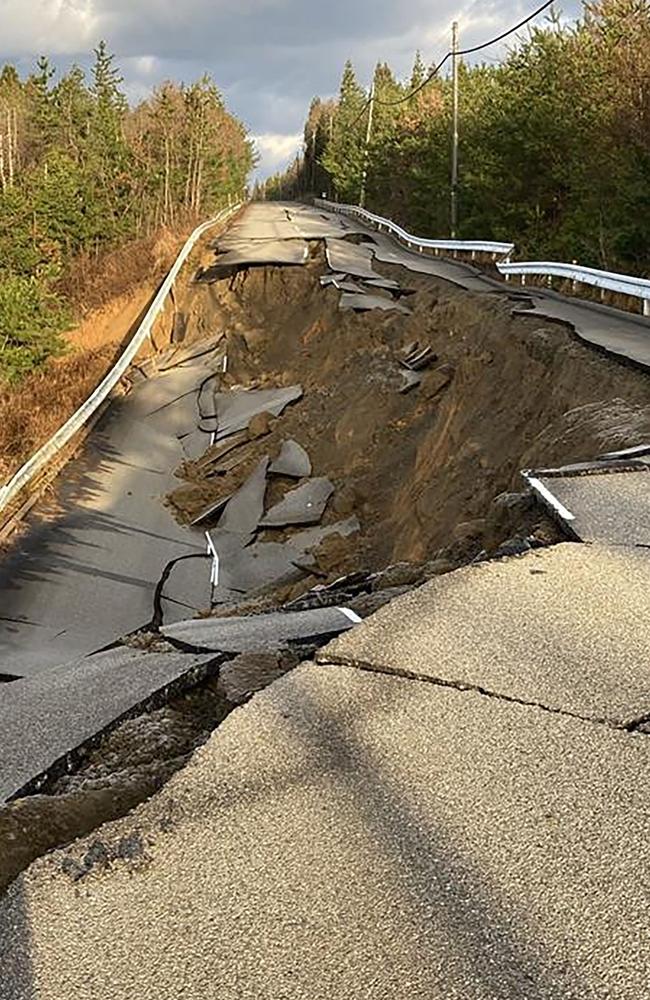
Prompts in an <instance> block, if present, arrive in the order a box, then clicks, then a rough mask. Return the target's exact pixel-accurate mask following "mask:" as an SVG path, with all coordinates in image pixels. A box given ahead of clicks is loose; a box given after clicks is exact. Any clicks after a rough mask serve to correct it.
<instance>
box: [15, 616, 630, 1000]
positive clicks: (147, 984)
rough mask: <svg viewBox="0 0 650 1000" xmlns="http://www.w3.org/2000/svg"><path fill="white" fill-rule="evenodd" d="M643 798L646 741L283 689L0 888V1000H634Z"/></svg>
mask: <svg viewBox="0 0 650 1000" xmlns="http://www.w3.org/2000/svg"><path fill="white" fill-rule="evenodd" d="M361 628H362V626H359V629H361ZM649 780H650V743H649V742H648V739H647V737H642V736H633V735H630V734H627V733H621V732H615V731H612V730H610V729H608V728H607V727H604V726H594V725H590V724H586V723H584V722H581V721H579V720H575V719H571V718H567V717H563V716H558V715H552V714H550V713H548V712H541V711H539V709H536V708H533V707H529V706H522V705H514V704H512V703H508V702H505V701H503V700H499V699H494V698H486V697H483V696H481V695H480V694H479V693H477V692H473V691H472V692H467V691H463V692H461V691H457V690H451V689H444V688H440V687H433V686H432V685H429V684H422V683H418V682H414V681H410V680H405V679H402V678H397V677H388V676H381V675H377V674H370V673H367V672H365V671H359V670H354V669H350V668H345V667H327V668H324V667H314V666H309V665H305V666H303V667H300V668H298V669H297V670H294V671H293V672H291V673H290V674H288V675H286V676H285V677H283V678H281V679H280V680H278V681H276V682H275V683H274V684H272V685H271V687H269V688H267V689H266V690H265V691H263V692H261V693H260V694H257V695H255V697H254V698H253V699H252V700H251V701H249V702H248V704H247V705H245V706H244V707H242V708H241V709H238V710H237V711H236V712H234V713H232V714H231V715H230V716H229V717H228V718H227V719H226V720H225V721H224V722H223V723H222V725H221V726H220V727H219V728H218V729H217V730H216V732H215V733H214V734H213V735H212V737H211V738H210V740H209V741H208V742H207V743H206V744H205V745H204V746H203V747H201V748H200V749H199V750H198V751H197V752H196V753H195V754H194V756H193V758H192V762H191V764H190V765H189V766H188V767H186V768H185V769H183V770H182V771H180V772H178V773H177V774H175V775H174V776H173V777H172V779H171V780H170V781H169V782H168V783H167V785H166V786H165V787H164V788H163V789H162V790H161V791H160V792H159V793H158V794H156V795H155V796H153V797H152V798H151V799H150V800H149V801H147V802H145V803H144V804H142V805H141V806H139V807H138V808H137V809H136V810H135V811H134V812H132V813H131V814H130V815H129V816H127V817H125V818H124V819H121V820H118V821H117V822H114V823H111V824H110V825H107V826H104V827H102V828H100V829H99V830H97V831H95V832H94V833H93V835H92V837H90V838H85V839H83V840H81V841H78V842H77V843H75V844H74V845H72V846H71V847H69V848H66V849H65V850H62V851H57V852H53V853H51V854H49V855H48V856H47V857H45V858H42V859H40V860H39V861H36V862H35V863H34V864H32V865H31V867H30V869H29V870H28V871H27V872H26V873H25V874H24V875H21V876H20V877H19V878H18V879H17V880H16V881H15V882H14V883H13V885H12V886H11V887H10V888H9V890H8V893H7V895H6V896H5V897H4V898H3V899H2V900H1V901H0V934H1V935H2V940H3V948H2V954H1V955H0V998H1V1000H33V998H34V997H35V996H38V998H39V1000H67V998H68V997H75V998H76V1000H92V998H96V997H105V996H109V995H110V997H111V1000H133V998H134V997H137V998H138V1000H177V998H178V996H179V988H180V987H181V985H182V988H183V994H184V997H185V998H186V1000H204V998H205V997H208V996H215V995H218V996H219V1000H240V998H242V997H250V998H253V997H255V998H256V1000H276V998H278V997H283V998H284V1000H331V998H333V997H341V998H345V1000H404V998H405V997H409V998H411V997H413V998H416V997H417V998H422V1000H425V998H426V1000H469V998H471V1000H569V998H572V1000H584V998H586V997H589V1000H638V998H639V997H642V996H644V995H645V994H646V991H647V982H648V978H649V977H650V953H649V951H648V949H647V947H646V942H647V939H648V936H649V935H650V910H649V909H648V906H647V885H648V880H649V879H650V846H649V842H648V838H647V788H648V781H649ZM134 837H137V840H138V843H140V844H142V845H143V850H142V851H141V852H140V855H139V856H136V857H125V856H124V853H125V852H124V851H120V850H119V845H120V844H123V843H131V841H132V839H133V838H134ZM96 857H100V861H99V862H98V863H94V864H91V863H86V862H87V860H88V859H90V860H92V859H93V858H96ZM105 857H109V858H111V859H113V860H111V861H110V864H106V863H102V862H101V858H105ZM80 870H81V871H82V872H83V873H84V874H83V878H82V879H81V880H79V878H78V872H79V871H80ZM233 928H236V933H233Z"/></svg>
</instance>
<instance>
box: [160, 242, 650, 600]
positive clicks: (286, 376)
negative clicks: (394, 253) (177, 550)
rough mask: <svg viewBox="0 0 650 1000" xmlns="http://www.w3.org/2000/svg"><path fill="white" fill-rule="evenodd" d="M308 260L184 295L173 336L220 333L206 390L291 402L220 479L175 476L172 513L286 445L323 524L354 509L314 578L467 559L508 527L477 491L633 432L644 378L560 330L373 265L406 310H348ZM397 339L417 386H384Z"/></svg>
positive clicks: (647, 382)
mask: <svg viewBox="0 0 650 1000" xmlns="http://www.w3.org/2000/svg"><path fill="white" fill-rule="evenodd" d="M324 270H325V266H324V262H323V260H322V258H321V255H320V251H319V250H318V249H314V257H313V259H312V261H311V263H310V264H309V265H308V266H307V267H305V268H293V269H292V268H284V269H277V268H266V269H264V268H258V269H250V270H248V271H244V272H240V273H239V274H238V275H236V276H235V277H234V278H232V279H230V280H229V281H220V282H218V283H216V284H214V285H210V286H205V285H199V286H193V287H190V289H189V290H188V292H187V294H186V296H185V299H184V301H183V302H182V303H181V306H180V307H181V308H182V309H183V311H184V312H185V314H186V316H187V320H188V334H189V335H190V336H192V337H195V336H200V335H204V334H208V333H214V332H215V331H217V330H219V329H223V330H226V331H228V337H227V343H228V374H227V376H226V377H225V379H224V385H230V386H233V385H237V384H241V385H246V386H251V385H264V384H274V385H277V384H284V385H289V384H293V383H301V384H302V385H303V387H304V390H305V394H304V398H303V399H302V400H301V401H300V402H299V403H297V404H294V405H293V406H291V407H289V409H288V410H286V411H285V413H284V414H283V415H282V417H281V418H279V419H278V420H276V421H272V422H271V431H270V433H269V434H267V435H265V436H262V437H260V438H259V439H258V440H257V441H255V442H254V443H253V445H252V446H250V447H249V450H248V453H247V458H246V460H245V461H244V462H243V463H242V464H241V465H240V466H239V467H238V468H237V469H236V470H235V471H234V472H232V473H229V474H227V475H225V476H221V477H219V476H217V477H215V476H212V477H211V478H206V477H205V476H204V475H202V474H201V473H200V472H199V471H198V470H197V468H196V467H195V466H192V465H189V466H187V467H186V468H185V469H183V470H182V475H184V476H185V478H186V482H185V484H184V485H182V486H179V489H178V490H177V491H176V492H175V493H174V494H173V495H172V498H171V499H172V502H173V504H174V506H175V509H176V512H177V514H178V516H179V517H180V518H181V519H185V520H187V519H189V518H191V517H193V516H195V515H196V514H197V513H198V512H199V511H200V510H201V509H203V508H204V507H205V506H207V505H208V504H209V503H211V502H213V501H214V500H216V499H218V498H219V497H220V496H226V495H228V494H229V493H231V492H232V490H233V489H234V488H236V487H237V486H238V485H239V484H240V483H241V482H242V481H243V480H244V478H245V477H246V475H247V474H248V472H249V471H250V469H251V468H252V467H253V465H254V464H255V462H256V461H257V460H258V459H259V458H260V457H261V456H262V455H264V454H271V455H275V454H276V453H277V451H278V450H279V448H280V445H281V442H282V441H283V440H286V439H288V438H295V439H296V440H297V441H298V442H299V443H300V444H302V445H303V446H304V447H305V448H306V449H307V451H308V452H309V454H310V456H311V459H312V463H313V469H314V474H315V475H318V476H329V477H330V478H331V479H332V481H333V482H334V483H335V486H336V494H335V498H334V500H333V501H332V509H331V510H330V512H329V519H330V520H336V519H337V518H340V517H341V516H342V515H345V516H348V515H349V514H356V515H357V516H358V517H359V519H360V521H361V525H362V532H361V536H360V537H359V539H358V540H357V539H356V538H355V540H354V543H353V544H351V543H350V542H349V541H346V542H344V543H342V544H341V545H339V547H338V548H339V550H340V551H337V552H336V553H335V558H332V559H329V560H326V561H325V565H324V566H323V567H322V568H324V570H325V572H326V573H330V574H333V573H342V572H346V571H352V570H357V569H360V568H365V569H371V570H377V569H380V568H382V567H385V566H387V565H389V564H390V563H395V562H398V561H403V560H407V561H410V562H413V563H419V562H422V561H424V560H430V559H433V558H436V557H437V556H439V555H440V551H441V550H443V549H448V548H449V546H452V547H455V548H456V549H457V550H458V551H459V552H461V551H462V553H464V554H467V553H468V552H474V553H476V552H478V551H479V550H480V549H481V548H484V547H485V548H487V549H488V550H489V549H490V547H493V546H494V545H495V544H499V543H500V542H502V541H504V538H503V537H497V536H498V534H499V533H501V535H503V533H504V532H506V533H507V532H508V531H512V524H508V523H507V518H506V519H505V520H504V518H503V517H502V516H501V515H500V513H499V511H502V505H501V507H500V508H499V510H496V509H495V507H494V505H493V500H494V498H495V497H496V496H497V495H499V494H501V493H503V492H504V491H513V490H514V491H517V490H519V489H520V488H521V485H522V484H521V478H520V471H521V470H522V469H523V468H527V467H533V466H535V465H538V466H539V465H550V464H554V463H564V462H571V461H574V460H581V459H585V458H589V457H592V456H595V455H596V454H598V453H599V452H602V451H604V450H607V449H610V448H615V447H624V446H626V445H630V444H634V443H637V442H638V441H639V439H640V438H642V437H644V436H647V435H648V433H649V432H650V405H649V404H650V379H649V377H648V375H647V374H646V373H644V372H642V371H640V370H634V369H632V368H630V367H626V366H625V365H623V364H621V363H619V362H617V361H616V360H613V359H609V358H607V357H605V356H602V355H599V354H597V353H595V352H594V351H592V350H590V349H588V348H587V347H585V346H584V345H583V344H582V343H581V342H580V341H579V340H578V339H577V338H576V337H575V336H573V335H572V334H571V333H570V332H569V331H568V330H567V329H566V328H564V327H561V326H558V325H554V324H551V323H544V322H540V321H539V318H532V317H531V318H530V319H528V318H525V317H519V316H518V317H513V316H512V314H511V310H512V303H510V302H509V301H508V299H507V298H506V297H504V296H503V295H496V294H495V295H492V294H481V295H477V294H476V293H468V292H465V291H463V290H462V289H460V288H457V287H455V286H453V285H451V284H449V283H446V282H441V281H436V280H433V279H431V278H429V277H425V276H416V275H414V274H411V273H409V272H406V271H403V270H401V269H397V268H382V270H383V271H384V272H385V273H388V274H391V275H392V276H394V277H398V279H399V281H400V284H401V285H402V286H403V287H406V288H411V289H414V294H413V295H411V296H409V297H408V298H407V299H405V300H403V301H406V302H407V303H408V305H409V307H410V308H411V309H412V310H413V312H412V315H410V316H403V315H399V314H395V313H381V312H377V311H375V312H369V313H365V314H356V313H353V312H350V311H345V312H344V311H341V310H340V309H339V293H338V292H337V291H336V290H334V289H328V290H324V289H322V288H321V287H320V285H319V282H318V278H319V275H320V274H322V273H323V271H324ZM519 304H520V303H519ZM414 342H417V343H418V344H419V345H420V347H425V346H428V347H430V348H431V351H432V352H433V361H432V364H431V366H430V367H429V368H428V369H427V370H426V371H425V372H424V373H423V379H422V384H421V386H420V387H419V388H416V389H413V390H411V391H410V392H408V393H407V394H402V393H400V387H401V385H402V372H403V369H400V365H399V360H400V358H401V357H403V355H404V352H405V350H406V349H407V348H408V346H409V345H412V344H413V343H414ZM499 525H500V527H499ZM495 532H496V534H495ZM313 582H314V581H311V583H312V584H313Z"/></svg>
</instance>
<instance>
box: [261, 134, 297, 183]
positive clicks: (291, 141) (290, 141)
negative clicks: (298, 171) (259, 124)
mask: <svg viewBox="0 0 650 1000" xmlns="http://www.w3.org/2000/svg"><path fill="white" fill-rule="evenodd" d="M253 139H254V140H255V145H256V147H257V151H258V152H259V154H260V162H259V165H258V167H257V175H258V176H259V177H261V178H264V177H268V176H269V175H270V174H274V173H275V172H276V171H277V170H282V169H284V167H286V166H288V164H289V163H290V162H291V160H293V158H294V157H295V155H296V153H297V152H298V150H299V149H300V148H301V145H302V133H301V132H294V133H291V134H289V135H283V134H282V133H279V132H265V133H262V134H261V135H255V136H253Z"/></svg>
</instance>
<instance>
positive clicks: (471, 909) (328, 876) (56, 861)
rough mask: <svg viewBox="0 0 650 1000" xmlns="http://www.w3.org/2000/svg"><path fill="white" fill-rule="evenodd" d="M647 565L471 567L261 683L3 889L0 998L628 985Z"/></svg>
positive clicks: (644, 957)
mask: <svg viewBox="0 0 650 1000" xmlns="http://www.w3.org/2000/svg"><path fill="white" fill-rule="evenodd" d="M277 210H278V211H282V210H283V209H281V208H280V207H278V209H277ZM269 212H270V210H269ZM300 212H301V213H304V210H302V209H301V210H300ZM321 216H322V213H321ZM301 222H302V224H303V225H306V222H305V219H302V220H301ZM319 228H320V229H323V228H324V227H323V226H322V224H321V223H320V222H317V221H314V224H313V226H312V229H319ZM270 235H272V236H273V237H275V235H276V233H275V232H273V233H271V234H270ZM405 256H408V254H405ZM428 266H437V264H436V262H435V261H432V262H431V265H429V263H427V267H428ZM449 266H450V265H448V264H444V267H449ZM454 267H455V265H454ZM571 308H572V309H573V308H577V307H574V306H571ZM594 311H595V312H598V310H597V309H596V308H595V309H594ZM580 314H581V317H582V320H581V323H583V321H584V323H583V326H582V328H581V335H583V336H584V329H585V328H588V325H589V316H590V315H591V314H592V309H591V307H589V306H584V307H580ZM598 315H599V316H602V315H604V313H603V311H602V310H601V311H600V312H599V313H598ZM629 322H630V323H631V322H632V321H629ZM612 323H613V325H612V327H611V330H610V332H611V333H612V336H611V337H610V341H609V346H610V348H611V349H615V348H616V344H617V343H618V344H619V346H620V344H621V343H622V340H621V337H622V339H623V341H624V340H625V337H624V332H625V329H626V323H628V321H625V322H624V321H623V320H621V324H620V326H619V328H618V330H617V328H616V323H615V322H614V321H612ZM636 329H637V332H638V329H640V327H638V324H637V328H636ZM617 338H618V339H617ZM626 343H627V344H628V346H629V342H626ZM635 343H636V341H635ZM623 346H624V347H625V344H623ZM620 353H625V350H621V351H620ZM637 360H638V359H637ZM149 453H150V454H151V451H150V452H149ZM154 454H155V452H154ZM161 534H162V532H161ZM139 551H140V550H139ZM166 552H167V555H168V557H169V546H167V549H166ZM647 560H648V553H647V551H645V550H644V549H640V548H635V547H633V546H618V547H614V546H609V545H607V544H602V545H592V546H580V545H577V544H575V545H569V544H567V545H562V546H559V547H556V548H555V549H552V550H546V551H544V552H541V553H533V554H530V555H527V556H525V557H523V558H520V559H513V560H507V561H500V562H499V561H495V562H489V563H484V564H479V565H474V566H471V567H469V568H468V569H466V570H461V571H457V572H454V573H451V574H448V575H446V576H444V577H441V578H439V579H436V580H435V581H433V582H432V583H430V584H428V585H425V586H424V587H422V588H420V589H418V590H416V591H413V592H412V593H410V594H408V595H407V596H406V597H404V598H403V599H401V600H397V601H394V602H392V603H391V604H389V605H388V606H386V607H385V608H384V609H383V610H382V611H381V612H379V613H378V614H377V615H375V616H374V617H372V618H370V619H368V620H367V621H366V622H365V623H364V624H362V625H360V626H359V627H358V630H357V631H356V632H352V633H351V634H347V635H346V636H345V637H343V638H341V639H339V640H336V641H335V642H333V643H331V644H330V645H329V646H328V647H327V648H326V649H325V650H323V651H322V652H321V654H320V655H319V658H318V663H308V664H303V665H302V666H301V667H299V668H297V669H296V670H294V671H292V672H291V673H289V674H287V675H286V676H284V677H283V678H281V679H279V680H277V681H275V682H274V683H273V684H271V686H270V687H268V688H267V689H266V690H264V691H262V692H260V693H258V694H256V695H255V696H254V697H253V698H252V700H251V701H250V702H248V703H247V704H246V705H244V706H243V707H241V708H238V709H236V710H235V711H234V712H232V713H231V714H230V715H229V716H228V718H227V719H226V720H225V721H224V722H223V723H222V724H221V726H220V727H219V728H218V729H217V730H216V731H215V732H214V733H213V735H212V736H211V738H210V739H209V740H208V742H207V743H206V744H205V745H204V746H203V747H202V748H201V749H200V750H198V751H197V752H196V753H195V754H194V756H193V758H192V760H191V762H190V763H189V764H188V766H187V767H185V768H184V769H183V770H181V771H179V772H178V773H177V774H175V775H174V777H173V778H172V779H171V780H170V781H169V782H168V784H167V785H166V786H165V787H164V788H163V789H162V790H161V791H160V792H159V793H158V794H156V795H154V796H153V797H152V798H151V799H149V800H148V801H147V802H145V803H143V804H142V805H140V806H139V807H138V808H137V809H136V810H134V811H133V812H132V813H130V814H129V815H128V816H127V817H125V818H123V819H121V820H118V821H116V822H114V823H111V824H108V825H106V826H104V827H101V828H100V829H98V830H97V831H95V833H94V834H93V835H92V836H91V837H87V838H85V839H82V840H80V841H77V842H76V843H74V844H72V845H71V846H70V847H68V848H66V849H64V850H61V851H56V852H54V853H52V854H50V855H48V856H46V857H44V858H42V859H40V860H38V861H36V862H35V863H34V864H32V865H31V867H30V868H29V869H28V871H27V872H25V873H24V874H23V875H21V876H20V877H19V878H18V879H17V880H16V881H15V882H14V883H13V885H12V886H11V887H10V889H9V891H8V893H7V894H6V896H5V897H4V898H3V899H2V900H0V939H1V940H2V942H3V944H2V949H1V951H0V1000H67V998H68V997H74V998H75V1000H91V998H92V1000H96V998H103V997H107V998H108V997H110V998H111V1000H122V998H123V1000H127V998H128V1000H132V998H134V997H137V998H138V1000H149V998H151V1000H176V998H178V997H179V996H182V997H184V998H189V1000H194V998H196V1000H204V998H206V997H212V996H214V997H218V998H219V1000H231V998H232V1000H235V998H237V1000H243V998H246V1000H248V998H250V1000H253V998H255V1000H278V998H283V1000H326V998H327V1000H330V998H332V997H337V998H338V997H341V998H345V1000H356V998H359V1000H375V998H376V1000H391V998H395V1000H398V998H399V1000H402V998H404V997H408V998H411V997H413V998H420V997H421V998H423V1000H424V998H426V1000H585V998H589V1000H638V998H639V997H642V996H644V995H645V994H646V993H647V983H648V978H649V976H650V952H649V950H648V939H649V936H650V907H649V906H648V885H649V884H650V846H649V843H650V842H649V841H648V837H647V812H648V808H647V798H648V795H647V788H648V780H649V778H650V743H649V742H648V736H647V735H646V734H644V733H643V732H641V731H637V730H636V729H635V728H634V722H635V720H636V721H640V720H641V719H642V718H643V717H644V716H645V715H646V714H647V713H648V711H649V701H650V696H649V694H648V691H649V690H650V689H649V687H648V683H647V663H648V653H649V652H650V650H649V649H648V635H647V586H646V580H647ZM405 674H406V675H408V676H404V675H405Z"/></svg>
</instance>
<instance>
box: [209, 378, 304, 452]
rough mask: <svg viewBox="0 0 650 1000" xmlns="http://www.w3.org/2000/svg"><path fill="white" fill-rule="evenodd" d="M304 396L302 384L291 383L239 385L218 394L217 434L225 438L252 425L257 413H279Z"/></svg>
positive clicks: (220, 438)
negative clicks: (259, 386)
mask: <svg viewBox="0 0 650 1000" xmlns="http://www.w3.org/2000/svg"><path fill="white" fill-rule="evenodd" d="M301 396H302V387H301V386H299V385H289V386H286V387H283V388H279V389H239V390H234V389H233V390H232V391H231V392H219V393H217V394H216V396H215V399H216V405H217V434H216V440H217V441H221V440H222V439H223V438H226V437H229V436H230V435H231V434H234V433H235V432H236V431H241V430H244V429H245V428H246V427H248V424H249V423H250V420H251V418H252V417H254V416H255V415H256V414H257V413H271V414H272V415H273V416H274V417H278V416H279V415H280V414H281V413H282V411H283V410H284V408H285V407H286V406H288V405H289V403H293V402H294V401H295V400H296V399H300V397H301Z"/></svg>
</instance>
